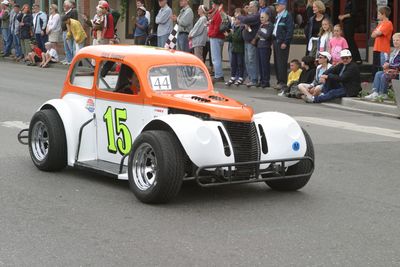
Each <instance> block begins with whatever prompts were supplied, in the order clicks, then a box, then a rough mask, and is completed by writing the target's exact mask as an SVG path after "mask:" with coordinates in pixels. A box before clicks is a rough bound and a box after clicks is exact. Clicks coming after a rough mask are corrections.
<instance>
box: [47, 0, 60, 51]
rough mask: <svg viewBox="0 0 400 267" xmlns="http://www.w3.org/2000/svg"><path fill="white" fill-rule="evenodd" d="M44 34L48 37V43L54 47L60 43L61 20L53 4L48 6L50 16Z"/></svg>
mask: <svg viewBox="0 0 400 267" xmlns="http://www.w3.org/2000/svg"><path fill="white" fill-rule="evenodd" d="M46 33H47V35H48V36H49V42H51V43H53V44H54V45H55V44H57V43H59V42H60V41H61V19H60V14H58V7H57V5H55V4H52V5H51V6H50V16H49V21H48V23H47V27H46Z"/></svg>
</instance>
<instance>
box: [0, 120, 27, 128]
mask: <svg viewBox="0 0 400 267" xmlns="http://www.w3.org/2000/svg"><path fill="white" fill-rule="evenodd" d="M0 125H1V126H3V127H7V128H17V129H21V130H22V129H26V128H29V123H28V122H23V121H3V122H0Z"/></svg>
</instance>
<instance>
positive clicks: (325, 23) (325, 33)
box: [317, 18, 333, 56]
mask: <svg viewBox="0 0 400 267" xmlns="http://www.w3.org/2000/svg"><path fill="white" fill-rule="evenodd" d="M332 30H333V26H332V22H331V20H330V19H329V18H325V19H323V20H322V25H321V29H320V31H319V38H318V51H319V52H323V51H326V52H330V48H329V42H330V40H331V39H332ZM317 56H318V55H317Z"/></svg>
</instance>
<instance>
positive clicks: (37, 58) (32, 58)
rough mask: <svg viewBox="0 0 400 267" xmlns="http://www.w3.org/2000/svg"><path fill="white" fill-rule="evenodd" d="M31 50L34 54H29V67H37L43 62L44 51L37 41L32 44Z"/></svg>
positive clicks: (27, 58)
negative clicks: (38, 63) (37, 64)
mask: <svg viewBox="0 0 400 267" xmlns="http://www.w3.org/2000/svg"><path fill="white" fill-rule="evenodd" d="M31 49H32V52H30V53H29V54H28V56H27V57H26V60H27V65H28V66H36V63H37V62H41V61H42V50H41V49H40V48H39V47H38V44H37V42H36V41H32V42H31Z"/></svg>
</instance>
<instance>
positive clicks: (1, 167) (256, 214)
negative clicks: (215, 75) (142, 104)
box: [0, 61, 400, 266]
mask: <svg viewBox="0 0 400 267" xmlns="http://www.w3.org/2000/svg"><path fill="white" fill-rule="evenodd" d="M64 78H65V70H60V69H52V68H49V69H45V70H42V69H39V68H32V67H27V66H23V65H16V64H13V63H6V62H4V61H0V102H1V103H0V148H1V150H0V151H1V152H0V266H256V265H261V266H367V265H369V266H400V227H399V222H400V204H399V203H400V194H399V189H400V174H399V171H400V167H399V166H400V120H398V119H393V118H386V117H378V116H372V115H366V114H361V113H357V112H349V111H341V110H338V109H332V108H328V107H324V106H321V105H312V104H304V103H302V102H301V101H296V100H291V99H285V98H279V97H277V96H275V95H273V94H272V91H267V92H265V91H261V90H256V89H252V90H248V89H244V88H243V89H242V90H238V89H236V88H235V89H229V90H226V89H222V90H221V91H222V92H224V93H226V94H227V95H229V96H233V97H236V98H237V99H239V100H241V101H243V102H245V103H247V104H250V105H252V106H253V107H254V108H255V110H256V111H257V112H260V111H267V110H276V111H282V112H286V113H288V114H290V115H292V116H295V117H296V118H298V119H299V121H300V123H301V124H302V126H303V127H304V128H305V129H307V130H308V131H309V133H310V134H311V137H312V139H313V141H314V145H315V151H316V157H317V158H316V170H315V172H314V175H313V177H312V178H311V180H310V182H309V184H308V185H307V186H306V187H305V188H303V189H302V190H301V191H299V192H294V193H278V192H274V191H272V190H270V189H269V188H268V187H267V186H266V185H265V184H252V185H241V186H230V187H221V188H214V189H202V188H199V187H198V186H196V185H194V184H184V186H183V188H182V190H181V192H180V194H179V196H178V197H177V198H176V200H175V201H174V202H172V203H170V204H167V205H145V204H142V203H140V202H139V201H137V200H136V199H135V197H134V196H133V194H132V193H131V192H130V190H129V187H128V183H127V182H125V181H116V180H111V179H109V178H107V177H99V176H96V175H93V174H91V173H88V172H81V171H76V170H72V169H66V170H64V171H62V172H60V173H45V172H41V171H39V170H37V169H36V168H35V167H34V166H33V164H32V162H31V159H30V157H29V152H28V148H27V147H26V146H22V145H20V144H19V143H18V142H17V139H16V134H17V133H18V131H19V129H18V127H19V126H18V125H20V124H21V123H20V122H28V121H29V120H30V118H31V116H32V115H33V113H34V112H35V110H36V109H37V108H38V106H39V105H40V104H41V103H43V102H44V101H46V100H48V99H51V98H56V97H58V96H59V94H60V90H61V88H62V84H63V80H64ZM270 90H271V89H270ZM21 127H22V126H21Z"/></svg>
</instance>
